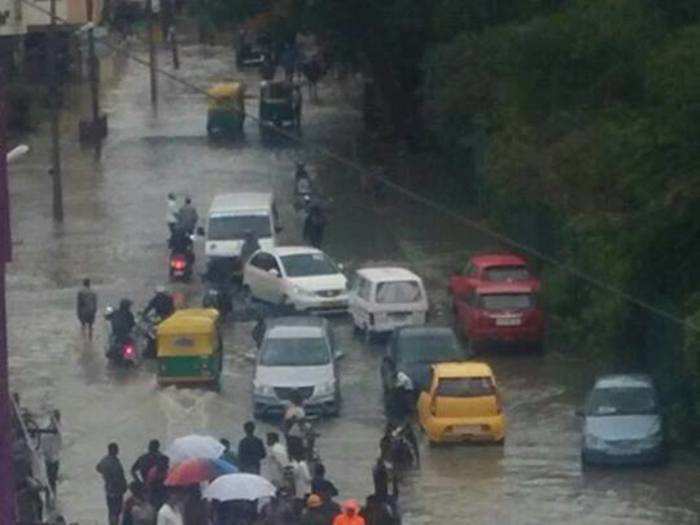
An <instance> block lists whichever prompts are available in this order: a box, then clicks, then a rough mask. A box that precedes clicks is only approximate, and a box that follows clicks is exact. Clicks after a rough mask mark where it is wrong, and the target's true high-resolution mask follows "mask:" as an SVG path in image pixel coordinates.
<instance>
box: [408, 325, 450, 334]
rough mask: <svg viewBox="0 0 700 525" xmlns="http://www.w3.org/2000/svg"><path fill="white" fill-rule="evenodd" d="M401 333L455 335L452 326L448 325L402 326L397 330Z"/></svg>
mask: <svg viewBox="0 0 700 525" xmlns="http://www.w3.org/2000/svg"><path fill="white" fill-rule="evenodd" d="M395 333H396V335H397V336H399V335H408V336H410V335H447V334H449V335H453V336H454V332H453V331H452V328H450V327H448V326H401V327H399V328H397V329H396V330H395Z"/></svg>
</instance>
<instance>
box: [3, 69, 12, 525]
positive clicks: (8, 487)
mask: <svg viewBox="0 0 700 525" xmlns="http://www.w3.org/2000/svg"><path fill="white" fill-rule="evenodd" d="M3 73H4V72H3V71H2V70H1V69H0V522H1V523H14V522H15V511H14V504H15V487H14V483H13V475H12V425H11V421H12V410H11V408H10V389H9V384H8V382H9V365H8V360H7V315H6V314H7V310H6V307H5V265H6V264H7V263H9V262H10V260H11V259H12V240H11V238H10V196H9V189H8V181H7V156H6V152H7V143H6V140H7V137H6V129H5V126H6V120H7V111H6V110H7V99H6V98H5V96H6V91H5V90H6V84H5V78H4V76H3Z"/></svg>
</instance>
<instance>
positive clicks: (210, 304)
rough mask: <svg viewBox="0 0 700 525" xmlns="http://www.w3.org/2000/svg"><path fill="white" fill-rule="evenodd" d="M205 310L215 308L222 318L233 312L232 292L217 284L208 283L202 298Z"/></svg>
mask: <svg viewBox="0 0 700 525" xmlns="http://www.w3.org/2000/svg"><path fill="white" fill-rule="evenodd" d="M202 307H203V308H215V309H216V310H218V311H219V314H220V315H221V317H222V318H224V317H226V316H227V315H228V314H230V313H231V312H232V311H233V300H232V298H231V292H230V290H226V289H224V287H223V286H221V285H218V284H217V283H208V284H207V287H206V289H205V290H204V295H203V296H202Z"/></svg>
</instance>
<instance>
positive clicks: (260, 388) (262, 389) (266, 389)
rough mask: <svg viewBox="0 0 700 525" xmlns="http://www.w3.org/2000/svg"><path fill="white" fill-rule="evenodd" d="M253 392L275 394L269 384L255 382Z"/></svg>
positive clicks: (256, 393) (259, 394) (261, 394)
mask: <svg viewBox="0 0 700 525" xmlns="http://www.w3.org/2000/svg"><path fill="white" fill-rule="evenodd" d="M253 393H255V395H258V396H273V395H275V389H274V388H273V387H271V386H270V385H262V384H257V385H254V387H253Z"/></svg>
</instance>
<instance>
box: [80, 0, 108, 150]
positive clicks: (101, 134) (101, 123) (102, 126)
mask: <svg viewBox="0 0 700 525" xmlns="http://www.w3.org/2000/svg"><path fill="white" fill-rule="evenodd" d="M85 8H86V11H87V18H88V27H89V29H88V30H87V37H88V38H87V41H88V77H89V80H90V99H91V102H92V120H90V121H88V120H82V119H81V121H80V126H79V132H80V135H79V136H80V140H81V142H94V143H95V144H99V143H100V142H101V141H102V139H104V138H105V137H106V136H107V116H106V115H102V116H101V115H100V75H99V67H100V66H99V64H100V63H99V60H98V59H97V54H96V53H95V24H94V22H93V20H94V18H93V16H94V5H93V0H86V5H85Z"/></svg>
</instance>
